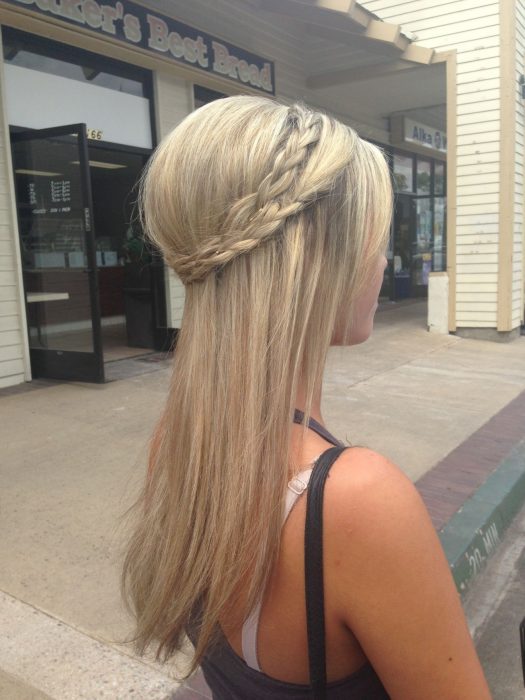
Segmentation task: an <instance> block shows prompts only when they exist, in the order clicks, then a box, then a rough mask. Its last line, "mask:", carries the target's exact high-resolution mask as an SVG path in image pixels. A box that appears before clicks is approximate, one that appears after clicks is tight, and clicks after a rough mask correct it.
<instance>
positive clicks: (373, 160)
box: [122, 96, 392, 670]
mask: <svg viewBox="0 0 525 700" xmlns="http://www.w3.org/2000/svg"><path fill="white" fill-rule="evenodd" d="M391 196H392V195H391V185H390V176H389V172H388V167H387V164H386V161H385V158H384V156H383V154H382V152H381V151H380V150H379V149H378V148H376V147H375V146H373V145H371V144H369V143H367V142H366V141H363V140H361V139H360V138H359V137H358V136H357V134H356V133H355V132H354V131H353V130H352V129H350V128H349V127H347V126H345V125H343V124H341V123H339V122H337V121H335V120H334V119H332V118H330V117H329V116H326V115H324V114H321V113H319V112H316V111H312V110H311V109H309V108H307V107H306V106H304V105H297V104H296V105H292V106H290V107H287V106H283V105H281V104H278V103H277V102H274V101H272V100H270V99H267V98H259V97H248V96H238V97H230V98H226V99H222V100H218V101H216V102H213V103H211V104H208V105H206V106H204V107H201V108H200V109H198V110H197V111H196V112H194V113H192V114H191V115H189V116H188V117H187V118H186V119H185V120H184V121H183V122H182V123H181V124H179V125H178V126H177V127H176V128H175V129H174V130H173V131H172V132H171V133H170V134H169V135H168V136H167V137H166V138H165V139H164V141H163V142H162V143H161V144H160V145H159V147H158V148H157V150H156V151H155V153H154V155H153V157H152V159H151V161H150V163H149V166H148V168H147V171H146V173H145V176H144V178H143V180H142V183H141V189H140V203H141V210H142V213H143V221H144V226H145V230H146V231H147V234H148V235H149V236H150V237H151V239H152V240H153V241H154V242H155V243H156V245H157V246H158V247H159V248H160V249H161V250H162V252H163V255H164V257H165V260H166V261H167V263H168V264H169V265H170V266H172V267H173V269H174V270H175V271H176V272H177V274H178V275H179V276H180V278H181V279H182V281H183V282H184V284H185V287H186V301H185V307H184V316H183V320H182V324H181V330H180V333H179V337H178V342H177V347H176V352H175V357H174V365H173V374H172V378H171V383H170V387H169V392H168V398H167V401H166V406H165V410H164V412H163V415H162V417H161V419H160V421H159V423H158V426H157V429H156V431H155V433H154V437H153V439H152V442H151V449H150V464H149V470H148V476H147V479H146V482H145V485H144V489H143V492H142V494H141V497H140V499H139V501H138V503H137V508H136V515H137V522H136V525H135V527H134V531H133V533H132V536H131V539H130V543H129V548H128V550H127V555H126V559H125V562H124V568H123V574H122V591H123V595H124V598H125V600H126V601H127V602H128V604H129V606H130V608H131V610H132V611H133V614H134V616H135V618H136V631H135V636H134V639H135V642H136V646H137V649H138V650H139V652H144V650H145V649H146V648H147V647H149V646H150V645H151V644H154V645H155V648H156V656H157V658H158V659H162V660H166V659H168V658H169V657H170V656H171V655H172V654H174V653H175V652H176V651H178V650H180V649H181V648H182V647H183V646H184V643H185V637H186V633H187V631H188V629H193V630H194V635H195V637H196V640H197V641H196V648H195V655H194V657H193V664H192V667H191V670H193V669H194V668H195V667H196V666H197V664H199V662H200V660H201V658H202V656H203V654H204V653H205V651H206V649H207V648H208V646H209V645H210V644H211V643H212V642H213V641H214V639H215V638H216V633H217V631H218V629H219V620H220V619H227V618H228V615H229V613H231V612H232V611H233V608H234V607H235V606H236V605H239V604H240V602H239V600H238V596H237V594H238V591H239V590H240V589H241V587H242V586H243V585H244V584H245V585H246V586H247V597H246V599H245V600H244V601H243V604H242V605H243V610H242V614H243V615H247V614H248V613H249V611H250V610H251V609H252V608H253V606H254V605H255V603H256V602H257V600H258V599H259V598H260V596H261V595H262V593H263V591H264V588H265V586H266V584H267V582H268V577H269V574H270V572H271V571H272V568H273V566H274V564H275V562H276V557H277V554H278V551H279V546H280V532H281V526H282V514H283V505H284V496H285V491H286V484H287V481H288V480H289V478H290V473H291V471H293V468H294V465H293V464H292V457H291V453H290V436H291V425H292V416H293V412H294V400H295V396H296V393H297V389H298V385H299V382H303V383H304V385H305V387H306V407H305V422H306V421H307V419H308V417H309V415H310V411H311V404H312V398H313V395H314V392H315V390H316V387H317V386H318V385H319V383H320V381H321V378H322V373H323V368H324V364H325V360H326V354H327V351H328V347H329V345H330V342H331V339H332V337H333V333H334V329H335V328H336V327H339V326H340V325H341V323H342V324H343V326H342V328H343V330H342V334H343V339H344V338H346V337H348V333H349V332H350V325H351V316H352V313H351V310H352V305H353V302H354V301H355V299H356V297H357V296H358V295H359V293H360V292H361V290H362V289H363V288H364V287H366V284H367V280H368V279H369V275H370V270H371V269H372V266H373V265H374V264H375V262H376V260H377V257H378V255H380V254H381V252H384V250H385V248H386V241H387V236H388V228H389V222H390V214H391ZM305 430H306V428H305ZM295 466H296V465H295ZM196 611H198V615H197V614H196ZM236 612H237V614H238V612H239V611H238V610H237V611H236Z"/></svg>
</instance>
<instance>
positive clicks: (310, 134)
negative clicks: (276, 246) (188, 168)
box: [168, 105, 327, 283]
mask: <svg viewBox="0 0 525 700" xmlns="http://www.w3.org/2000/svg"><path fill="white" fill-rule="evenodd" d="M325 119H327V118H326V117H323V116H322V115H320V114H312V113H311V112H309V111H307V110H306V109H304V108H302V107H300V106H299V105H294V106H293V107H290V108H289V110H288V119H287V123H286V126H287V128H286V129H284V130H283V134H282V137H281V140H280V143H279V146H278V152H277V155H276V157H275V162H274V167H273V169H272V171H271V172H270V173H268V175H266V177H265V178H264V179H263V180H262V182H261V184H260V185H259V188H258V189H257V191H256V192H253V193H251V194H248V195H246V196H245V197H242V198H241V199H239V200H238V201H237V202H235V203H234V204H233V205H232V207H231V208H230V210H229V212H228V215H227V216H226V219H225V220H224V222H223V224H222V226H221V229H222V232H221V233H220V234H219V235H217V236H214V237H213V238H212V239H210V240H208V241H207V242H206V243H205V245H204V246H202V248H200V249H199V250H198V251H197V252H195V253H192V254H190V255H183V256H182V255H181V256H176V259H174V260H172V261H170V260H169V259H168V262H171V264H173V267H174V268H175V270H176V271H177V274H178V275H179V277H180V278H181V279H182V281H183V282H185V283H188V282H193V281H196V280H200V279H203V278H204V277H205V276H206V275H207V274H208V272H210V271H211V270H213V269H215V268H218V267H221V266H223V265H225V264H226V263H228V262H230V261H231V260H233V259H234V258H236V257H237V256H238V255H242V254H243V253H248V252H249V251H251V250H253V249H254V248H256V247H257V246H258V245H260V244H261V243H263V242H264V241H266V240H268V239H269V238H271V237H272V236H273V235H274V234H275V233H276V232H277V231H278V230H279V229H280V228H281V227H282V225H283V223H284V222H285V221H286V219H288V218H290V217H292V216H295V215H297V214H298V213H299V212H301V211H302V210H304V209H305V208H306V207H307V206H308V205H309V204H311V202H312V201H313V200H314V199H315V197H316V195H317V193H318V190H319V183H318V182H312V183H308V182H303V178H302V177H301V176H302V173H303V171H304V168H305V166H306V164H307V162H308V159H309V157H310V153H311V152H312V150H313V149H314V148H315V146H316V144H317V143H318V142H319V139H320V137H321V133H322V129H323V123H324V120H325Z"/></svg>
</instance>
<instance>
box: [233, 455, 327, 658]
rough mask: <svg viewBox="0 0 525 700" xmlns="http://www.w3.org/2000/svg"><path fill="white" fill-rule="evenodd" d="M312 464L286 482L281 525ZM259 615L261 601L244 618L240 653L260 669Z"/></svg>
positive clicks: (306, 483) (309, 474)
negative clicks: (258, 650) (258, 654)
mask: <svg viewBox="0 0 525 700" xmlns="http://www.w3.org/2000/svg"><path fill="white" fill-rule="evenodd" d="M319 457H320V455H317V457H316V458H315V459H314V460H313V464H314V465H315V463H316V462H317V460H318V459H319ZM313 469H314V468H313V466H312V467H308V469H303V471H301V472H299V473H298V474H296V475H295V476H294V477H293V479H291V480H290V481H289V482H288V488H287V489H286V499H285V505H284V517H283V525H284V523H285V522H286V520H287V519H288V516H289V515H290V513H291V512H292V508H293V507H294V505H295V504H296V503H297V499H298V498H299V496H300V495H301V494H303V493H304V492H305V491H306V489H307V488H308V484H309V482H310V477H311V476H312V472H313ZM260 615H261V602H259V603H258V604H257V605H256V606H255V608H254V609H253V610H252V612H251V613H250V615H249V617H248V618H247V619H246V620H245V622H244V625H243V627H242V634H241V637H242V639H241V643H242V655H243V657H244V661H245V662H246V663H247V665H248V666H250V667H251V668H253V669H255V670H256V671H260V670H261V667H260V666H259V661H258V659H257V631H258V629H259V617H260Z"/></svg>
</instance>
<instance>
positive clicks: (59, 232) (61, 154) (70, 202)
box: [11, 124, 104, 382]
mask: <svg viewBox="0 0 525 700" xmlns="http://www.w3.org/2000/svg"><path fill="white" fill-rule="evenodd" d="M11 145H12V154H13V167H14V178H15V188H16V200H17V209H18V225H19V232H20V247H21V256H22V270H23V278H24V289H25V296H26V310H27V319H28V327H29V347H30V354H31V371H32V374H33V377H48V378H53V379H70V380H77V381H88V382H103V381H104V362H103V355H102V337H101V327H100V309H99V299H98V288H97V284H98V282H97V263H96V251H95V244H94V231H93V206H92V198H91V183H90V175H89V161H88V149H87V137H86V125H85V124H73V125H69V126H63V127H57V128H53V129H40V130H36V131H23V132H18V133H14V134H12V135H11Z"/></svg>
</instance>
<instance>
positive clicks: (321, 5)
mask: <svg viewBox="0 0 525 700" xmlns="http://www.w3.org/2000/svg"><path fill="white" fill-rule="evenodd" d="M259 7H261V9H263V10H266V11H268V12H274V13H278V14H283V15H286V16H288V17H293V18H294V19H297V20H299V21H301V22H304V23H306V24H307V25H308V24H309V25H313V26H315V27H316V29H317V35H318V36H321V35H322V33H324V36H325V38H328V36H327V33H329V32H333V33H334V37H333V38H334V39H336V40H337V41H341V42H342V43H345V44H349V45H351V46H355V47H356V48H363V49H372V52H373V51H374V50H375V52H376V53H378V54H380V55H384V56H394V57H396V56H397V57H398V58H400V59H404V60H405V61H410V62H412V63H422V64H425V65H427V64H429V63H431V62H432V59H433V56H434V51H433V49H427V48H425V47H423V46H418V45H417V44H412V43H411V42H410V40H409V39H408V38H407V37H406V36H404V35H403V34H402V33H401V28H400V26H399V25H398V24H392V23H390V22H383V21H381V20H379V19H375V18H374V17H373V16H372V14H371V13H370V12H368V11H367V10H365V9H364V8H362V7H361V6H360V5H359V4H358V3H357V2H356V0H259ZM336 37H337V38H336ZM362 39H364V40H365V41H362ZM366 41H369V42H370V43H369V44H367V43H366ZM383 49H384V50H383Z"/></svg>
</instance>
